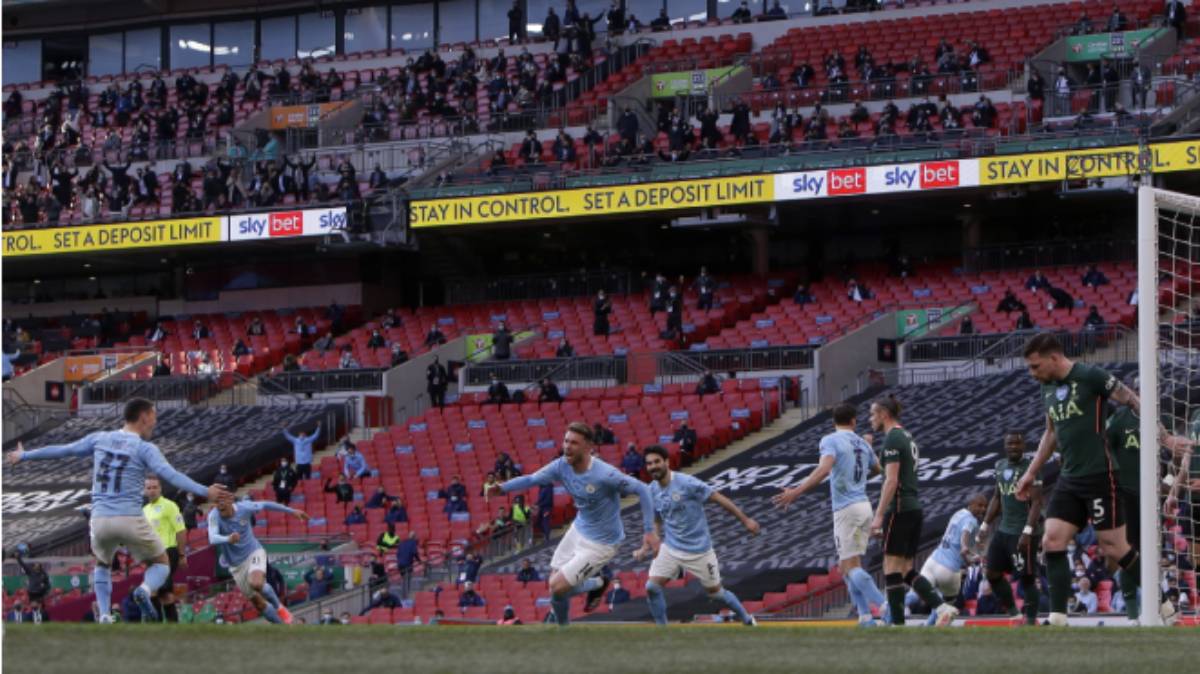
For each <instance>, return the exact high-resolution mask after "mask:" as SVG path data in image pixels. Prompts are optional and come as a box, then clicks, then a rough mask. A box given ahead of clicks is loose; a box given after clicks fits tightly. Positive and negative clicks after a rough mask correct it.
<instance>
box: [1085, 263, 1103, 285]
mask: <svg viewBox="0 0 1200 674" xmlns="http://www.w3.org/2000/svg"><path fill="white" fill-rule="evenodd" d="M1108 283H1109V281H1108V277H1107V276H1105V275H1104V272H1102V271H1100V270H1099V269H1098V268H1097V267H1096V265H1094V264H1092V265H1088V268H1087V271H1085V272H1084V274H1083V285H1084V286H1086V287H1088V288H1099V287H1100V286H1104V285H1108Z"/></svg>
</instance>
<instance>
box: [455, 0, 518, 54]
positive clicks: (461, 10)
mask: <svg viewBox="0 0 1200 674" xmlns="http://www.w3.org/2000/svg"><path fill="white" fill-rule="evenodd" d="M484 1H485V2H486V1H488V0H484ZM492 1H495V0H492ZM438 18H439V19H440V21H439V23H438V42H439V43H441V44H454V43H456V42H474V41H475V0H441V2H439V3H438ZM505 25H507V24H505Z"/></svg>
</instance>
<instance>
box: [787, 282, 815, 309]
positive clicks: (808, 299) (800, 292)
mask: <svg viewBox="0 0 1200 674" xmlns="http://www.w3.org/2000/svg"><path fill="white" fill-rule="evenodd" d="M792 302H794V303H795V304H799V305H805V304H812V303H813V296H812V293H811V292H810V291H809V289H808V284H807V283H801V284H800V285H798V286H796V294H794V295H792Z"/></svg>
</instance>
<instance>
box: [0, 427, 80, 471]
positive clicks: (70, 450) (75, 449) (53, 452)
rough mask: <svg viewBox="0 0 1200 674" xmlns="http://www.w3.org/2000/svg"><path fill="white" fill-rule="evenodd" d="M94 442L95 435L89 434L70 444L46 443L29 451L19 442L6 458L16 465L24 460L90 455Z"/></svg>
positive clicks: (45, 459) (47, 459) (11, 464)
mask: <svg viewBox="0 0 1200 674" xmlns="http://www.w3.org/2000/svg"><path fill="white" fill-rule="evenodd" d="M94 442H95V436H94V435H87V436H84V437H82V438H80V439H79V440H76V441H75V442H72V443H71V444H69V445H46V446H45V447H41V448H39V449H31V450H29V451H25V447H24V446H23V445H22V444H21V443H19V442H18V443H17V448H16V449H14V450H13V451H11V452H9V453H8V455H7V456H5V457H4V460H5V461H6V462H7V463H8V465H10V466H15V465H17V464H18V463H21V462H22V461H49V460H51V459H65V458H68V457H81V456H90V455H91V453H92V446H93V443H94Z"/></svg>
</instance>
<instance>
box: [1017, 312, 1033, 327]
mask: <svg viewBox="0 0 1200 674" xmlns="http://www.w3.org/2000/svg"><path fill="white" fill-rule="evenodd" d="M1033 328H1034V325H1033V319H1032V318H1030V317H1029V310H1028V309H1022V310H1021V315H1020V316H1017V324H1016V326H1015V328H1014V329H1016V330H1032V329H1033Z"/></svg>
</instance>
